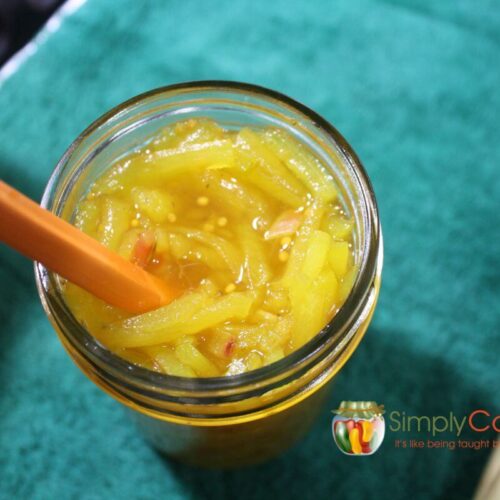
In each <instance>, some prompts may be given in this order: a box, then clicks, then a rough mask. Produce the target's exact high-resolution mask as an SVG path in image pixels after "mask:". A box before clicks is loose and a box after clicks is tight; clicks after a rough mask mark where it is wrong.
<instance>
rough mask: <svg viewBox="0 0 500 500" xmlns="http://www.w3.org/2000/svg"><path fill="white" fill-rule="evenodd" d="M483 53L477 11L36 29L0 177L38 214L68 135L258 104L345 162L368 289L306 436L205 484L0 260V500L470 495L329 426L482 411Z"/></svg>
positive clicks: (419, 455) (485, 292)
mask: <svg viewBox="0 0 500 500" xmlns="http://www.w3.org/2000/svg"><path fill="white" fill-rule="evenodd" d="M52 26H53V27H54V23H53V24H52ZM56 27H57V26H56ZM499 51H500V7H499V5H498V2H497V1H495V0H482V1H472V0H443V1H439V2H436V1H434V0H386V1H382V0H379V1H375V0H373V1H368V0H365V1H351V0H338V1H335V2H334V1H320V0H317V1H313V0H308V1H307V2H292V1H291V0H277V1H273V2H270V1H268V2H243V1H238V0H223V1H212V2H196V1H194V0H182V1H181V0H169V1H163V0H155V1H150V2H147V3H146V2H139V1H137V0H112V1H111V0H108V1H98V0H88V1H87V2H86V3H85V4H84V5H83V6H82V7H81V8H80V9H79V10H78V11H76V12H75V13H74V14H72V15H71V16H69V17H68V18H66V19H65V20H63V22H62V24H61V26H60V27H58V29H56V30H52V32H48V31H47V30H46V31H45V32H44V33H43V34H42V36H41V37H40V38H39V43H38V47H37V50H36V52H35V53H34V54H33V55H32V56H31V57H29V58H28V59H27V60H26V61H25V62H24V63H23V64H22V65H21V66H20V67H19V69H18V70H17V72H15V74H13V75H12V76H11V77H10V78H8V79H6V81H5V82H4V83H3V84H2V85H1V87H0V176H1V178H2V180H5V181H7V182H10V183H12V184H13V185H14V186H16V187H17V188H19V189H21V190H23V191H24V192H26V193H27V194H29V195H30V196H32V197H34V198H36V199H39V198H40V196H41V193H42V190H43V188H44V185H45V182H46V181H47V178H48V176H49V174H50V173H51V171H52V169H53V167H54V165H55V163H56V161H57V160H58V158H59V157H60V156H61V155H62V153H63V152H64V150H65V148H66V147H67V146H68V145H69V144H70V143H71V141H72V140H73V138H74V137H75V136H76V135H77V134H78V133H79V132H80V131H81V130H82V129H83V128H84V127H86V126H87V125H88V124H89V123H90V122H91V121H92V120H94V119H95V118H97V117H98V116H99V115H100V114H101V113H103V112H104V111H106V110H107V109H109V108H110V107H112V106H114V105H116V104H118V103H119V102H121V101H123V100H125V99H127V98H129V97H131V96H133V95H135V94H138V93H140V92H143V91H145V90H148V89H151V88H154V87H158V86H162V85H166V84H171V83H175V82H181V81H186V80H194V79H228V80H240V81H247V82H251V83H256V84H260V85H264V86H267V87H271V88H274V89H277V90H279V91H281V92H283V93H286V94H288V95H290V96H291V97H293V98H295V99H297V100H299V101H302V102H304V103H305V104H307V105H308V106H310V107H311V108H313V109H315V110H317V111H318V112H319V113H320V114H322V115H323V116H324V117H326V118H327V119H328V120H330V121H331V122H332V123H333V124H334V125H335V126H336V127H337V128H338V129H339V130H340V131H341V132H342V133H343V134H344V135H345V136H346V138H347V139H348V140H349V141H350V143H351V144H352V145H353V147H354V148H355V150H356V151H357V152H358V153H359V155H360V157H361V158H362V160H363V162H364V164H365V166H366V168H367V170H368V172H369V174H370V176H371V178H372V181H373V184H374V187H375V191H376V193H377V197H378V200H379V205H380V211H381V217H382V223H383V229H384V237H385V268H384V279H383V288H382V293H381V297H380V302H379V306H378V309H377V312H376V315H375V317H374V320H373V323H372V326H371V328H370V329H369V331H368V334H367V336H366V338H365V340H364V341H363V342H362V344H361V346H360V347H359V349H358V350H357V352H356V353H355V355H354V356H353V358H352V359H351V360H350V362H349V363H348V365H347V366H346V367H345V368H344V370H343V371H342V372H341V374H340V375H339V376H338V379H337V384H336V387H335V389H334V391H332V394H331V397H330V400H329V407H327V408H325V410H324V412H323V413H322V414H321V417H320V418H319V419H318V421H317V424H316V425H315V427H314V429H313V430H312V431H311V432H310V434H309V435H308V436H307V437H306V438H305V439H304V440H302V441H301V442H300V443H299V444H297V445H296V446H295V447H294V448H293V449H291V450H290V451H289V452H288V453H286V454H285V455H283V456H282V457H280V458H278V459H276V460H273V461H271V462H268V463H266V464H263V465H260V466H257V467H252V468H249V469H244V470H237V471H229V472H228V471H203V470H195V469H192V468H189V467H186V466H182V465H179V464H176V463H173V462H171V461H169V460H165V459H163V458H161V457H160V456H159V455H157V454H156V453H155V452H154V451H153V450H152V449H151V448H150V447H149V446H148V445H147V444H146V443H145V442H144V441H143V440H142V439H141V437H140V436H138V435H137V433H136V430H135V429H134V427H133V425H132V423H131V422H130V421H129V419H128V418H127V415H126V413H125V411H124V410H123V409H122V407H121V406H120V405H119V404H117V403H116V402H115V401H113V400H112V399H111V398H109V397H108V396H106V395H105V394H104V393H102V392H101V391H100V390H99V389H98V388H97V387H95V386H94V385H93V384H92V383H91V382H90V381H88V380H87V379H86V378H85V377H84V376H83V375H82V374H81V373H80V372H79V371H78V369H77V368H76V367H75V366H74V365H73V363H72V362H71V360H70V359H69V358H68V356H67V355H66V354H65V352H64V351H63V348H62V347H61V345H60V343H59V342H58V340H57V338H56V335H55V334H54V332H53V330H52V329H51V327H50V325H49V323H48V321H47V319H46V318H45V316H44V313H43V312H42V309H41V306H40V304H39V300H38V297H37V294H36V291H35V286H34V280H33V272H32V265H31V263H30V262H28V261H27V260H25V259H23V258H22V257H20V256H18V255H16V254H14V252H12V251H10V250H8V249H6V248H5V247H2V248H1V249H0V287H1V288H0V294H1V295H0V325H1V326H0V332H1V333H0V340H1V344H0V497H1V498H5V499H12V498H22V499H24V498H30V499H31V498H36V499H38V498H40V499H55V498H57V499H70V498H81V499H101V498H102V499H110V498H112V499H114V498H129V499H149V498H178V499H184V498H217V499H219V498H276V499H278V498H289V497H291V498H343V499H354V498H392V499H399V498H408V497H411V498H418V499H420V498H422V499H423V498H436V499H439V498H441V499H445V498H446V499H447V498H454V499H458V498H470V497H471V495H472V492H473V490H474V488H475V485H476V483H477V481H478V478H479V475H480V472H481V469H482V468H483V466H484V464H485V462H486V459H487V457H488V451H487V450H481V451H474V450H468V451H467V450H455V451H449V450H427V449H424V450H408V449H406V450H404V449H396V448H395V447H394V440H395V439H401V438H404V437H408V436H407V435H406V436H405V435H404V433H401V432H400V433H396V432H388V433H387V436H386V439H385V442H384V444H383V446H382V448H381V450H380V451H379V452H378V453H377V454H375V455H373V456H372V457H369V458H359V459H354V458H351V457H345V456H343V455H341V454H340V453H339V451H338V450H337V449H336V448H335V445H334V443H333V441H332V437H331V433H330V419H331V414H330V412H329V410H330V409H331V408H334V407H336V406H337V405H338V403H339V402H340V401H341V400H343V399H351V400H366V399H369V400H376V401H377V402H379V403H382V404H385V405H386V408H387V409H388V410H389V411H390V410H399V411H401V412H402V411H404V412H406V413H407V414H409V415H410V414H411V415H430V416H432V415H448V414H449V413H450V412H453V413H454V414H455V415H457V416H463V415H465V414H467V413H469V412H470V411H472V410H474V409H476V408H485V409H487V410H489V411H490V412H492V413H493V414H498V413H499V412H500V392H499V380H500V377H499V368H500V363H499V348H500V332H499V328H500V321H499V320H500V318H499V299H500V285H499V283H500V262H499V257H500V232H499V227H500V220H499V218H500V217H499V213H500V207H499V202H500V181H499V174H500V171H499V165H500V149H499V145H498V138H499V136H498V125H499V123H498V120H499V115H500V92H499V82H500V65H499V64H498V54H499ZM412 437H422V438H423V439H426V438H427V437H428V436H427V435H426V434H425V433H421V434H418V433H416V434H414V435H413V436H412ZM462 437H463V438H465V439H473V438H478V436H477V435H474V434H473V433H471V432H470V431H465V432H464V435H463V436H462ZM480 437H481V438H489V439H492V438H493V437H494V435H493V434H492V433H490V432H487V433H484V434H481V435H480ZM443 438H447V439H449V438H450V436H449V435H443Z"/></svg>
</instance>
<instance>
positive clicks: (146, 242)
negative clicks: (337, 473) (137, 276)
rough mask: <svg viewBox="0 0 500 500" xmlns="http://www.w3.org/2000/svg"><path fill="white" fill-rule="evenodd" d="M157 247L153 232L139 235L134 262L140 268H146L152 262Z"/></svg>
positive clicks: (135, 246) (134, 252) (133, 253)
mask: <svg viewBox="0 0 500 500" xmlns="http://www.w3.org/2000/svg"><path fill="white" fill-rule="evenodd" d="M155 246H156V238H155V235H154V233H153V232H152V231H146V232H144V233H141V234H140V235H139V238H137V241H136V242H135V245H134V250H133V252H132V262H133V263H134V264H136V265H138V266H139V267H146V266H147V265H148V264H149V262H150V261H151V259H152V257H153V254H154V251H155Z"/></svg>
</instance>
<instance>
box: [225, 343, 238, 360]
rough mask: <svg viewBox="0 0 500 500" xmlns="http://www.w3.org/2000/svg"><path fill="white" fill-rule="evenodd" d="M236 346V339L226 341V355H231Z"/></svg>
mask: <svg viewBox="0 0 500 500" xmlns="http://www.w3.org/2000/svg"><path fill="white" fill-rule="evenodd" d="M235 347H236V341H235V340H234V339H231V340H228V341H227V342H226V345H225V346H224V355H225V356H228V357H229V356H231V354H233V352H234V349H235Z"/></svg>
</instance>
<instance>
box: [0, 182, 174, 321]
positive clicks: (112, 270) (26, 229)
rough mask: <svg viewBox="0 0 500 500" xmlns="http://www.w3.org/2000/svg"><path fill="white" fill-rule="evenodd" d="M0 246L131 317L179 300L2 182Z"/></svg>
mask: <svg viewBox="0 0 500 500" xmlns="http://www.w3.org/2000/svg"><path fill="white" fill-rule="evenodd" d="M0 241H2V242H4V243H6V244H7V245H9V246H10V247H12V248H14V249H16V250H17V251H18V252H20V253H22V254H23V255H25V256H26V257H29V258H30V259H33V260H37V261H39V262H41V263H42V264H43V265H45V266H46V267H47V268H48V269H50V270H51V271H54V272H56V273H58V274H60V275H61V276H63V277H64V278H66V279H68V280H69V281H71V282H72V283H75V284H76V285H79V286H81V287H82V288H84V289H85V290H87V291H89V292H91V293H93V294H94V295H95V296H96V297H99V298H100V299H102V300H104V301H106V302H107V303H108V304H111V305H113V306H117V307H120V308H122V309H125V310H126V311H129V312H133V313H141V312H145V311H149V310H151V309H156V308H157V307H160V306H162V305H165V304H168V303H169V302H171V301H172V300H173V299H174V298H175V297H176V296H177V295H178V294H177V291H176V290H175V288H174V287H170V286H168V285H167V284H166V283H165V282H163V281H161V280H160V279H159V278H157V277H156V276H153V275H152V274H150V273H148V272H146V271H145V270H144V269H142V268H140V267H138V266H136V265H134V264H132V263H131V262H129V261H128V260H125V259H124V258H123V257H120V256H119V255H117V254H115V253H113V252H112V251H110V250H108V249H107V248H106V247H104V246H103V245H101V244H100V243H99V242H97V241H96V240H94V239H92V238H91V237H90V236H88V235H86V234H85V233H83V232H82V231H80V230H79V229H77V228H76V227H74V226H72V225H71V224H69V223H68V222H66V221H65V220H63V219H60V218H59V217H56V216H55V215H54V214H53V213H51V212H49V211H48V210H45V209H44V208H42V207H40V206H39V205H37V204H36V203H35V202H33V201H32V200H30V199H29V198H27V197H26V196H24V195H23V194H21V193H20V192H19V191H16V190H15V189H13V188H12V187H10V186H9V185H7V184H5V182H3V181H1V180H0Z"/></svg>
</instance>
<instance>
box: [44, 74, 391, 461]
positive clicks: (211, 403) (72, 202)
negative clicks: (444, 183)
mask: <svg viewBox="0 0 500 500" xmlns="http://www.w3.org/2000/svg"><path fill="white" fill-rule="evenodd" d="M196 117H208V118H211V119H213V120H215V121H216V122H217V123H219V124H221V125H222V126H223V127H225V128H227V129H229V130H231V129H239V128H240V127H243V126H252V127H259V126H269V125H270V126H274V127H276V126H278V127H282V128H283V129H286V130H287V131H288V132H289V133H290V134H292V135H293V136H294V137H295V138H297V139H298V140H299V141H301V142H302V143H303V144H305V145H306V146H307V147H308V148H310V150H311V151H312V152H314V154H315V155H316V156H317V157H318V158H319V159H320V160H321V161H322V163H323V165H324V166H325V168H327V169H328V171H329V173H330V174H331V175H332V176H333V178H334V179H335V182H336V185H337V188H338V191H339V196H340V199H341V202H342V204H343V205H344V209H345V211H346V212H347V213H348V214H349V216H350V217H351V218H352V219H353V220H354V229H353V233H354V234H353V246H354V260H355V263H356V265H357V266H358V269H359V272H358V275H357V278H356V280H355V283H354V285H353V288H352V291H351V292H350V295H349V296H348V298H347V300H346V301H345V303H344V305H343V306H342V307H341V308H340V309H339V311H338V312H337V314H336V315H335V316H334V317H333V319H332V320H331V321H330V322H329V323H328V324H327V325H326V326H325V327H324V328H323V329H322V330H321V331H319V332H318V333H317V334H316V336H314V337H313V338H312V339H311V340H309V341H308V342H307V343H306V344H304V345H303V346H302V347H300V348H299V349H297V350H296V351H294V352H292V353H291V354H289V355H288V356H286V357H284V358H283V359H280V360H279V361H276V362H274V363H272V364H270V365H267V366H264V367H262V368H259V369H257V370H254V371H250V372H247V373H242V374H239V375H231V376H224V377H213V378H185V377H176V376H170V375H166V374H161V373H157V372H154V371H150V370H148V369H146V368H143V367H140V366H137V365H134V364H132V363H130V362H128V361H126V360H125V359H122V358H120V357H118V356H117V355H116V354H114V353H113V352H111V351H110V350H109V349H107V348H106V347H105V346H104V345H102V344H101V343H99V342H98V341H97V340H96V339H95V338H93V336H92V335H91V333H90V332H88V331H87V330H86V329H85V327H84V326H82V324H80V323H79V322H78V321H77V319H76V318H75V316H74V315H73V313H72V312H71V310H70V309H69V307H68V306H67V304H66V303H65V300H64V296H63V284H62V283H61V280H60V278H59V277H58V276H57V275H56V274H54V273H52V272H51V271H49V270H48V269H46V268H45V267H44V266H43V265H42V264H40V263H37V264H36V265H35V274H36V281H37V287H38V292H39V294H40V299H41V301H42V304H43V307H44V309H45V312H46V313H47V316H48V318H49V320H50V321H51V323H52V324H53V326H54V328H55V330H56V332H57V333H58V335H59V338H60V339H61V342H62V344H63V346H64V347H65V349H66V351H67V352H68V354H69V355H70V356H71V358H72V359H73V360H74V362H75V363H76V364H77V365H78V366H79V367H80V369H81V370H82V371H83V372H84V373H85V374H86V375H87V376H88V377H89V378H90V379H91V380H92V381H93V382H94V383H95V384H97V385H98V386H99V387H100V388H101V389H102V390H103V391H105V392H106V393H108V394H109V395H110V396H112V397H113V398H115V399H116V400H117V401H119V402H120V403H122V404H123V405H124V406H126V407H127V408H128V409H129V410H130V412H131V414H132V416H133V417H134V419H135V420H136V422H137V425H138V428H139V430H140V432H142V433H143V435H144V436H145V437H146V438H147V439H148V440H149V441H150V442H151V443H152V445H153V446H154V447H156V448H157V449H158V450H160V451H161V452H163V453H165V454H166V455H168V456H170V457H173V458H175V459H178V460H181V461H184V462H187V463H191V464H197V465H202V466H211V467H225V466H239V465H244V464H251V463H256V462H259V461H262V460H265V459H267V458H269V457H272V456H274V455H276V454H278V453H280V452H281V451H283V450H285V449H286V448H287V447H288V446H290V445H291V444H292V443H293V442H294V441H296V440H297V439H298V438H299V437H300V436H301V435H303V434H304V432H305V431H306V430H307V429H308V428H309V427H310V426H311V424H312V422H313V421H314V418H315V417H316V416H317V414H318V413H319V411H320V410H321V409H322V403H323V401H324V400H325V398H326V396H327V395H329V393H330V391H331V381H332V380H333V379H334V377H335V375H336V374H337V373H338V371H339V370H340V369H341V368H342V367H343V366H344V364H345V363H346V362H347V360H348V359H349V357H350V356H351V355H352V353H353V352H354V350H355V349H356V347H357V346H358V344H359V342H360V341H361V339H362V338H363V336H364V334H365V332H366V329H367V327H368V324H369V323H370V320H371V317H372V315H373V312H374V309H375V305H376V302H377V297H378V293H379V288H380V279H381V271H382V255H383V249H382V236H381V229H380V222H379V215H378V211H377V204H376V200H375V195H374V192H373V189H372V186H371V184H370V181H369V179H368V176H367V174H366V172H365V170H364V168H363V167H362V165H361V162H360V160H359V159H358V157H357V156H356V154H355V153H354V151H353V150H352V148H351V147H350V146H349V144H348V143H347V142H346V140H345V139H344V138H343V137H342V136H341V135H340V134H339V132H338V131H337V130H336V129H335V128H334V127H333V126H332V125H330V124H329V123H328V122H327V121H326V120H325V119H323V118H322V117H321V116H319V115H318V114H317V113H315V112H314V111H312V110H310V109H309V108H307V107H306V106H304V105H303V104H300V103H298V102H296V101H294V100H292V99H290V98H289V97H286V96H284V95H282V94H280V93H278V92H275V91H272V90H269V89H265V88H262V87H257V86H254V85H249V84H244V83H234V82H223V81H204V82H191V83H182V84H178V85H171V86H168V87H163V88H159V89H156V90H153V91H151V92H147V93H145V94H142V95H139V96H137V97H135V98H133V99H130V100H129V101H126V102H125V103H123V104H121V105H119V106H117V107H116V108H114V109H112V110H111V111H109V112H108V113H106V114H105V115H104V116H102V117H101V118H99V119H98V120H96V121H95V122H94V123H93V124H92V125H90V127H88V128H87V129H86V130H85V131H84V132H83V133H82V134H81V135H80V136H79V137H77V138H76V140H75V141H74V142H73V143H72V144H71V146H70V147H69V149H68V150H67V151H66V153H65V154H64V156H63V157H62V158H61V160H60V161H59V163H58V164H57V166H56V168H55V170H54V173H53V174H52V176H51V178H50V180H49V182H48V184H47V187H46V189H45V193H44V196H43V200H42V205H43V206H44V207H45V208H47V209H49V210H50V211H52V212H53V213H55V214H56V215H58V216H59V217H62V218H64V219H66V220H68V221H73V219H74V215H75V208H76V205H77V203H78V202H79V200H80V199H81V198H82V197H83V196H85V194H86V193H87V191H88V190H89V187H90V186H91V185H92V184H93V183H94V181H95V180H96V179H97V178H98V177H99V176H100V175H101V174H102V173H103V172H104V171H105V170H106V169H107V168H108V167H109V166H110V165H111V164H112V163H113V162H114V161H116V160H117V159H118V158H120V157H122V156H124V155H126V154H127V153H129V152H130V151H131V150H133V149H135V148H137V147H139V146H141V145H143V144H144V143H145V142H147V140H148V139H149V138H150V137H151V136H152V135H154V134H155V133H158V132H159V131H160V130H161V129H162V128H163V127H165V126H166V125H168V124H170V123H172V122H175V121H178V120H180V119H188V118H196Z"/></svg>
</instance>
